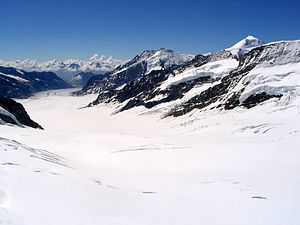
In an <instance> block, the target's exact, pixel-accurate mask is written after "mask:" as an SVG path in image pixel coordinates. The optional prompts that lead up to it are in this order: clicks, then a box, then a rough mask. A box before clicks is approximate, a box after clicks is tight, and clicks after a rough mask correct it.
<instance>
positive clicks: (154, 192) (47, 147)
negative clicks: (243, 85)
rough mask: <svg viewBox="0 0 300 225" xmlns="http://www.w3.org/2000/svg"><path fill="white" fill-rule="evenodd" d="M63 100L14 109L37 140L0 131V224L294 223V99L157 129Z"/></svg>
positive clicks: (146, 118) (150, 119)
mask: <svg viewBox="0 0 300 225" xmlns="http://www.w3.org/2000/svg"><path fill="white" fill-rule="evenodd" d="M249 76H251V74H249ZM274 76H275V77H273V78H274V79H275V80H276V74H275V75H274ZM273 78H272V79H273ZM249 79H250V78H249ZM254 79H259V77H254ZM270 79H271V78H270ZM174 82H175V80H174ZM283 82H284V81H283ZM275 84H276V82H275V81H274V86H277V85H275ZM249 88H250V89H249V90H247V91H248V92H251V87H249ZM72 91H74V90H61V91H49V92H43V93H39V94H37V95H35V96H33V97H31V98H29V99H26V100H21V101H20V102H21V103H22V104H23V105H24V107H25V108H26V110H27V111H28V113H29V115H30V116H31V118H32V119H33V120H35V121H37V122H38V123H39V124H41V126H43V127H44V129H45V130H36V129H31V128H19V127H14V126H0V137H1V138H0V224H5V225H7V224H10V225H41V224H42V225H54V224H55V225H58V224H59V225H108V224H109V225H125V224H126V225H146V224H147V225H168V224H170V225H183V224H184V225H187V224H188V225H299V224H300V214H299V208H300V152H299V144H300V98H299V97H298V96H299V95H296V96H295V97H294V98H293V99H291V100H289V102H288V104H281V102H280V101H279V100H277V99H276V100H274V99H270V100H268V101H267V102H265V103H263V104H261V105H259V106H257V107H254V108H252V109H248V110H247V109H243V108H241V107H238V108H236V109H234V110H231V111H226V112H223V111H222V112H217V111H207V112H205V111H202V112H200V111H192V112H191V113H189V114H187V115H185V116H182V117H178V118H176V119H175V118H173V117H170V118H166V119H160V116H159V115H160V113H157V112H156V111H155V110H145V109H144V108H143V107H137V108H134V109H131V110H128V111H126V112H122V113H118V114H113V113H114V112H115V107H114V106H107V105H106V106H104V105H98V106H95V107H92V108H83V109H79V108H80V107H83V106H86V105H87V104H88V103H90V102H91V101H93V100H94V99H95V97H96V95H86V96H81V97H73V96H71V92H72ZM112 114H113V115H112Z"/></svg>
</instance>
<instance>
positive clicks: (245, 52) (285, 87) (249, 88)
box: [90, 36, 300, 117]
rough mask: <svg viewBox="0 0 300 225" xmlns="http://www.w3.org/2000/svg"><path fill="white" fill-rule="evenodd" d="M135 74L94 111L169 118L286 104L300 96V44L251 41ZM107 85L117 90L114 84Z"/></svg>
mask: <svg viewBox="0 0 300 225" xmlns="http://www.w3.org/2000/svg"><path fill="white" fill-rule="evenodd" d="M237 53H238V54H237ZM240 53H242V54H240ZM125 68H126V67H125ZM141 68H145V67H141ZM137 71H138V70H137ZM125 75H126V74H124V76H125ZM135 75H136V76H138V77H139V79H134V80H133V81H132V82H128V83H127V84H126V85H124V86H123V87H122V88H118V89H115V88H110V89H106V91H105V92H100V93H99V96H98V98H97V99H96V100H95V101H94V102H92V103H91V104H90V106H93V105H97V104H99V103H113V104H116V106H117V107H118V111H119V112H121V111H124V110H128V109H131V108H133V107H137V106H143V107H145V108H146V109H148V110H151V111H153V112H156V113H161V115H162V116H163V117H165V116H181V115H184V114H187V113H189V112H192V111H194V110H200V111H203V110H231V109H234V108H236V107H244V108H252V107H255V106H257V105H259V104H261V103H263V102H265V101H267V100H270V101H273V102H280V103H281V104H285V102H289V101H292V99H293V96H296V95H299V93H300V89H299V87H300V79H299V77H300V41H281V42H273V43H269V44H262V42H261V41H260V40H259V39H257V38H255V37H253V36H248V37H247V38H245V39H243V40H242V41H240V42H238V43H237V44H236V45H234V46H233V47H231V48H229V49H225V50H223V51H220V52H216V53H211V54H206V55H197V56H196V57H195V58H194V59H192V60H190V61H187V62H185V63H184V64H182V65H179V66H173V67H168V68H166V69H163V70H151V71H148V72H147V73H146V72H145V73H139V72H137V73H136V72H135V73H133V74H131V76H132V77H134V76H135ZM112 77H113V76H112ZM106 82H107V83H106V86H107V87H110V86H111V87H116V85H115V84H116V82H115V80H114V79H107V80H106ZM110 82H111V83H110ZM98 87H101V86H99V85H98ZM100 90H101V89H100Z"/></svg>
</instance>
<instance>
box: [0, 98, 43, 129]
mask: <svg viewBox="0 0 300 225" xmlns="http://www.w3.org/2000/svg"><path fill="white" fill-rule="evenodd" d="M0 124H2V125H3V124H13V125H17V126H20V127H24V126H28V127H32V128H39V129H43V128H42V127H41V126H40V125H39V124H38V123H36V122H34V121H33V120H31V119H30V117H29V115H28V114H27V112H26V111H25V109H24V107H23V106H22V104H20V103H18V102H16V101H14V100H12V99H9V98H5V97H2V96H0Z"/></svg>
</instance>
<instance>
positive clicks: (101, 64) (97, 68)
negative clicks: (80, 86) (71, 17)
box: [0, 54, 125, 80]
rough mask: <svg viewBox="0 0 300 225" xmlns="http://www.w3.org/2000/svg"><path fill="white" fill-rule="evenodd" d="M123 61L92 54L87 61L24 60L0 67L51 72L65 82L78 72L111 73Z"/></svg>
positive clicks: (2, 63) (10, 62)
mask: <svg viewBox="0 0 300 225" xmlns="http://www.w3.org/2000/svg"><path fill="white" fill-rule="evenodd" d="M124 62H125V60H121V59H114V58H113V57H111V56H110V57H107V56H104V55H98V54H94V55H93V56H92V57H90V58H89V59H88V60H81V59H67V60H57V59H53V60H47V61H39V60H34V59H25V60H11V61H6V60H0V65H1V66H5V67H15V68H18V69H21V70H25V71H29V72H31V71H38V72H45V71H51V72H54V73H56V74H58V75H59V76H60V77H62V78H64V79H65V80H69V79H70V78H71V77H72V76H74V75H76V74H78V73H80V72H93V73H96V74H99V73H100V74H101V73H106V72H109V71H112V70H113V69H115V68H116V67H117V66H119V65H120V64H123V63H124Z"/></svg>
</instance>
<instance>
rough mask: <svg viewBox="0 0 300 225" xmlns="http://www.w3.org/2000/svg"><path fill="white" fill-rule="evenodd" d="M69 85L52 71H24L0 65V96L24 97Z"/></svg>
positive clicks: (68, 86)
mask: <svg viewBox="0 0 300 225" xmlns="http://www.w3.org/2000/svg"><path fill="white" fill-rule="evenodd" d="M70 87H71V85H70V84H68V83H67V82H65V81H64V80H62V79H61V78H59V77H58V76H57V75H56V74H55V73H53V72H35V71H34V72H26V71H24V70H19V69H16V68H13V67H3V66H0V96H4V97H8V98H26V97H28V96H30V95H32V94H33V93H35V92H39V91H46V90H52V89H62V88H70Z"/></svg>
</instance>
